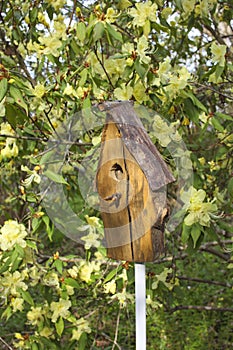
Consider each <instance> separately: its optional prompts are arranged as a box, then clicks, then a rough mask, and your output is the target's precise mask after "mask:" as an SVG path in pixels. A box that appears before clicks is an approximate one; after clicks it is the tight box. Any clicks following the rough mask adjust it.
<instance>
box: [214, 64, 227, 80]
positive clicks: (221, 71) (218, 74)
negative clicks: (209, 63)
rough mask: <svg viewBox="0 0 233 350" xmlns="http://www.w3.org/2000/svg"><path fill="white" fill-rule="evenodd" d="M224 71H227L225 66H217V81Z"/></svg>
mask: <svg viewBox="0 0 233 350" xmlns="http://www.w3.org/2000/svg"><path fill="white" fill-rule="evenodd" d="M224 69H225V67H224V66H220V65H219V64H218V65H217V66H216V70H215V76H216V79H218V78H220V77H221V75H222V73H223V71H224Z"/></svg>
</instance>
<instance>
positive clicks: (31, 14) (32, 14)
mask: <svg viewBox="0 0 233 350" xmlns="http://www.w3.org/2000/svg"><path fill="white" fill-rule="evenodd" d="M37 15H38V8H37V7H33V9H32V10H31V11H30V12H29V18H30V22H31V23H34V22H35V21H36V19H37Z"/></svg>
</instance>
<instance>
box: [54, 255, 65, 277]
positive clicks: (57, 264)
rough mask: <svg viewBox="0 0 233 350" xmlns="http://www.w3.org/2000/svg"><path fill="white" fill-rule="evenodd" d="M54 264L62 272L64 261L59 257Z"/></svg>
mask: <svg viewBox="0 0 233 350" xmlns="http://www.w3.org/2000/svg"><path fill="white" fill-rule="evenodd" d="M53 266H54V267H56V269H57V271H58V272H59V273H60V274H62V271H63V262H62V261H61V260H59V259H56V260H55V261H54V263H53Z"/></svg>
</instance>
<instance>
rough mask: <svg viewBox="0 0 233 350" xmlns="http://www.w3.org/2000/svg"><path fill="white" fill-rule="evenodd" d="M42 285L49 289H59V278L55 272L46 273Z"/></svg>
mask: <svg viewBox="0 0 233 350" xmlns="http://www.w3.org/2000/svg"><path fill="white" fill-rule="evenodd" d="M43 284H45V285H46V286H49V287H56V288H58V287H59V285H60V284H59V278H58V275H57V274H56V273H55V272H52V271H51V272H48V273H47V274H46V275H45V276H44V278H43Z"/></svg>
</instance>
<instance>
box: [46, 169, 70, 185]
mask: <svg viewBox="0 0 233 350" xmlns="http://www.w3.org/2000/svg"><path fill="white" fill-rule="evenodd" d="M43 174H44V175H45V176H46V177H48V178H49V179H50V180H52V181H54V182H56V183H59V184H64V185H68V182H66V180H65V179H64V178H63V176H62V175H60V174H56V173H54V172H53V171H52V170H49V169H47V170H45V171H44V173H43Z"/></svg>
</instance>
